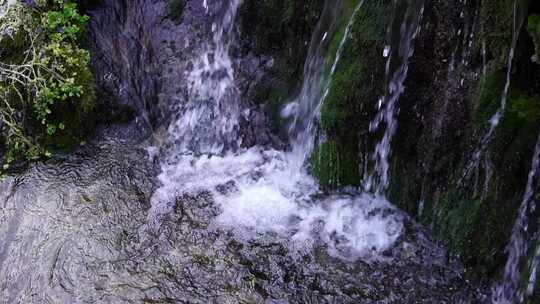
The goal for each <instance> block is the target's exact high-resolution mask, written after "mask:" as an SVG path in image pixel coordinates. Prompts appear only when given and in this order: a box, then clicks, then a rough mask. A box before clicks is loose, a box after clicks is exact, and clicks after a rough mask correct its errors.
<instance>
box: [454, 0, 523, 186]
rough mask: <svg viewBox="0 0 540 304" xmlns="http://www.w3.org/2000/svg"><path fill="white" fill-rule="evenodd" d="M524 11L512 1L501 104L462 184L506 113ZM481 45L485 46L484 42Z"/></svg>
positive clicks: (474, 154)
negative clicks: (510, 35) (508, 46)
mask: <svg viewBox="0 0 540 304" xmlns="http://www.w3.org/2000/svg"><path fill="white" fill-rule="evenodd" d="M526 10H527V8H526V7H525V6H524V5H519V1H518V0H515V1H514V5H513V23H512V43H511V45H510V52H509V54H508V63H507V71H506V81H505V84H504V89H503V92H502V95H501V103H500V105H499V108H498V109H497V112H495V114H493V115H492V116H491V118H490V119H489V129H488V131H487V132H486V134H485V135H484V136H483V137H482V139H481V140H480V143H479V145H478V147H477V148H476V150H475V151H474V153H473V156H472V160H471V162H470V163H469V165H468V166H467V168H466V169H465V172H464V175H463V177H462V182H464V180H465V178H467V177H468V176H470V174H471V173H472V171H473V170H475V169H477V168H478V167H479V165H480V162H481V159H482V157H483V155H484V153H485V152H486V150H487V148H488V146H489V143H490V142H491V139H492V138H493V133H494V132H495V130H496V129H497V126H498V125H499V123H500V121H501V119H502V118H503V117H504V113H505V112H506V103H507V100H508V93H509V92H510V85H511V77H512V67H513V64H514V56H515V51H516V46H517V42H518V39H519V33H520V32H521V28H522V27H523V23H524V22H525V18H526V16H527V14H526ZM483 43H484V44H485V42H483ZM483 52H484V53H485V45H483ZM484 56H485V54H484ZM484 70H485V67H484ZM484 74H485V71H484ZM484 76H485V75H484ZM486 183H487V181H486Z"/></svg>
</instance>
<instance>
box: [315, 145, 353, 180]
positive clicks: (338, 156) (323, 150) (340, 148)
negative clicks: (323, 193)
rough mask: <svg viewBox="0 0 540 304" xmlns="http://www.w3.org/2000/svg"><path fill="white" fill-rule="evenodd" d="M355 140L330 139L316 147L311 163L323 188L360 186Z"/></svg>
mask: <svg viewBox="0 0 540 304" xmlns="http://www.w3.org/2000/svg"><path fill="white" fill-rule="evenodd" d="M354 142H355V141H354V139H345V140H330V141H327V142H324V143H322V144H321V145H319V146H318V147H317V148H316V149H315V151H314V153H313V156H312V159H311V163H312V164H313V173H314V174H315V175H316V176H317V177H318V179H319V184H320V186H321V188H322V189H323V190H332V189H336V188H339V187H343V186H346V185H347V186H359V184H360V171H359V166H360V164H359V161H358V145H356V144H355V143H354Z"/></svg>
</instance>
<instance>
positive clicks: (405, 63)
mask: <svg viewBox="0 0 540 304" xmlns="http://www.w3.org/2000/svg"><path fill="white" fill-rule="evenodd" d="M399 8H400V2H399V1H395V2H394V14H398V12H397V10H399ZM423 11H424V1H423V0H411V2H410V3H409V5H408V7H407V11H406V13H405V16H404V18H403V22H402V24H401V27H400V30H399V45H398V47H397V49H395V48H394V47H393V46H392V44H391V45H390V46H387V47H386V48H385V53H384V55H385V56H387V57H388V60H387V62H386V78H387V79H388V84H387V93H386V95H385V96H383V97H381V100H379V104H378V106H379V112H378V114H377V116H376V117H375V119H374V120H373V121H372V122H371V124H370V131H371V132H375V131H377V130H379V129H380V128H381V123H383V122H384V124H385V127H386V129H385V132H384V135H383V138H382V139H381V141H380V142H379V143H378V144H377V146H376V147H375V153H374V155H373V156H372V161H374V162H375V164H374V169H373V171H372V172H370V173H367V176H366V177H365V178H364V185H363V186H364V189H365V190H366V191H373V192H376V193H383V192H384V191H385V190H386V189H387V187H388V183H389V176H388V169H389V156H390V153H391V144H392V138H393V137H394V134H395V133H396V130H397V123H398V122H397V117H396V115H397V107H398V102H399V98H400V97H401V95H402V94H403V92H404V91H405V85H404V84H405V80H406V79H407V73H408V71H409V59H410V57H411V56H412V55H413V52H414V48H413V40H414V38H415V37H416V35H417V34H418V31H419V29H420V27H419V26H420V21H421V19H422V14H423ZM392 26H393V25H392V24H390V26H389V30H388V31H389V34H390V36H391V38H390V41H393V40H394V37H395V35H396V34H397V33H394V32H393V30H392ZM395 60H396V61H397V62H394V61H395Z"/></svg>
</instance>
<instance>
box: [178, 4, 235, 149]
mask: <svg viewBox="0 0 540 304" xmlns="http://www.w3.org/2000/svg"><path fill="white" fill-rule="evenodd" d="M241 2H242V1H241V0H230V4H229V6H228V7H227V8H226V10H225V11H224V14H223V17H221V20H220V23H219V24H217V23H214V24H212V32H213V39H212V42H211V43H209V44H207V45H205V46H203V50H202V52H201V56H200V57H199V58H197V59H196V60H194V62H193V65H194V69H193V71H191V72H190V74H189V75H188V82H189V86H188V94H189V98H188V100H187V102H186V103H185V104H183V105H182V106H181V109H179V112H180V115H181V116H182V119H178V120H176V122H175V123H174V124H172V125H171V126H170V128H169V134H170V135H171V137H172V138H171V139H170V141H173V142H175V143H176V145H175V151H174V152H173V154H175V155H176V154H178V149H180V150H181V151H182V152H185V153H195V154H221V153H223V152H225V151H227V150H234V149H237V148H238V147H239V146H240V144H241V143H240V142H239V140H238V138H239V134H238V128H239V126H238V124H239V122H238V119H239V115H240V113H241V109H240V108H241V105H240V96H239V92H238V89H237V88H236V86H235V84H234V70H233V67H232V64H233V63H232V60H231V58H230V56H229V48H230V45H231V43H232V42H233V41H232V40H233V36H234V33H233V29H234V21H235V19H236V14H237V11H238V7H239V6H240V4H241ZM205 9H208V6H207V4H206V6H205ZM203 130H204V131H203Z"/></svg>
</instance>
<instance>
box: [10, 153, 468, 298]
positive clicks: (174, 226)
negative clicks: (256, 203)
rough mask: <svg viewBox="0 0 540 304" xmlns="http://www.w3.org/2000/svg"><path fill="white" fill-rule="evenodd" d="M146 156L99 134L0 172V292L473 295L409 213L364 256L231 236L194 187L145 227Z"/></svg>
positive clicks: (270, 237)
mask: <svg viewBox="0 0 540 304" xmlns="http://www.w3.org/2000/svg"><path fill="white" fill-rule="evenodd" d="M147 159H148V156H147V153H146V151H144V150H142V149H139V148H137V147H132V146H124V145H121V144H116V143H105V144H101V145H96V146H88V147H85V148H84V149H83V150H82V151H79V152H78V153H76V154H75V155H73V156H70V157H69V159H62V160H51V161H49V162H47V163H44V164H35V165H34V166H32V167H31V168H30V169H29V170H28V171H27V172H25V173H23V174H21V175H19V176H15V177H8V178H5V179H4V180H3V181H2V183H1V184H0V199H1V201H0V293H1V294H0V303H10V304H11V303H460V302H463V303H472V302H474V300H473V298H472V297H473V296H472V295H474V294H475V292H474V290H472V289H471V288H470V287H469V286H468V285H467V284H466V283H465V282H464V281H463V279H462V273H461V270H460V268H459V267H458V265H456V264H454V263H448V262H447V258H446V255H445V253H444V251H443V250H442V249H441V248H439V247H437V246H435V245H434V244H433V243H432V242H431V241H430V240H428V239H427V237H426V236H425V234H424V233H423V232H422V229H421V228H420V227H418V226H417V225H415V224H414V223H412V222H410V221H406V224H405V228H406V232H405V233H404V234H403V235H402V236H401V237H400V239H399V240H398V241H397V242H396V244H395V246H394V247H393V248H391V249H389V250H387V251H386V252H385V253H384V256H385V259H384V260H380V261H372V262H370V263H368V262H364V261H360V260H359V261H354V262H351V261H343V260H339V259H336V258H333V257H331V256H330V255H329V254H328V253H327V250H326V248H325V247H324V245H320V246H317V245H316V246H315V247H314V249H313V250H312V249H305V250H303V248H302V247H301V246H299V245H298V244H295V245H294V246H293V245H292V244H291V243H289V240H288V239H287V238H286V237H285V238H284V237H282V236H278V235H275V234H270V233H267V234H260V235H258V236H255V237H249V238H238V237H236V236H235V235H234V234H233V233H232V232H230V231H227V230H225V229H222V228H219V227H218V226H216V225H214V222H213V220H214V219H215V218H216V216H218V215H219V214H220V213H221V210H220V207H219V206H217V205H216V204H215V203H214V202H213V198H212V194H211V192H210V191H204V190H201V191H198V192H195V193H183V194H179V195H178V197H177V199H176V201H175V202H171V204H173V205H174V207H173V209H172V210H173V212H172V213H170V214H169V215H168V216H167V217H166V218H165V219H164V221H163V222H162V223H161V225H159V226H153V227H151V226H150V225H149V221H148V214H149V209H150V203H149V201H150V197H151V195H152V193H153V191H154V190H155V189H156V187H157V186H158V185H157V181H156V179H155V178H154V176H156V174H157V168H156V166H155V165H154V164H152V163H150V162H149V161H147ZM220 187H221V188H222V189H221V190H220V191H234V188H235V186H234V184H231V183H229V184H226V185H223V186H220ZM321 244H322V243H321ZM306 248H308V247H306ZM310 248H311V247H310Z"/></svg>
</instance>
